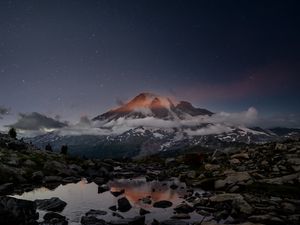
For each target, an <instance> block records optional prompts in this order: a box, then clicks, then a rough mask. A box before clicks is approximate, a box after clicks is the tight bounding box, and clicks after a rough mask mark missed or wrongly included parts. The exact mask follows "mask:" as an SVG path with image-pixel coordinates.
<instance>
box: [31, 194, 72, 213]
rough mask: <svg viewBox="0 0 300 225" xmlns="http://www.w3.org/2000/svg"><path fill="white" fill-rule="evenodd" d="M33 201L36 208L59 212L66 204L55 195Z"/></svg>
mask: <svg viewBox="0 0 300 225" xmlns="http://www.w3.org/2000/svg"><path fill="white" fill-rule="evenodd" d="M35 203H36V205H37V208H38V209H40V210H46V211H53V212H61V211H63V209H64V208H65V207H66V205H67V203H66V202H64V201H62V200H60V199H59V198H56V197H53V198H50V199H38V200H35Z"/></svg>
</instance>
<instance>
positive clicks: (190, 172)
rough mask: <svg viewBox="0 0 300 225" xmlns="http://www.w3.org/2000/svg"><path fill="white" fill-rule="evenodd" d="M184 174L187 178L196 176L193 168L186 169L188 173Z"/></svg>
mask: <svg viewBox="0 0 300 225" xmlns="http://www.w3.org/2000/svg"><path fill="white" fill-rule="evenodd" d="M186 176H187V177H188V178H192V179H194V178H196V176H197V173H196V171H195V170H190V171H188V173H187V174H186Z"/></svg>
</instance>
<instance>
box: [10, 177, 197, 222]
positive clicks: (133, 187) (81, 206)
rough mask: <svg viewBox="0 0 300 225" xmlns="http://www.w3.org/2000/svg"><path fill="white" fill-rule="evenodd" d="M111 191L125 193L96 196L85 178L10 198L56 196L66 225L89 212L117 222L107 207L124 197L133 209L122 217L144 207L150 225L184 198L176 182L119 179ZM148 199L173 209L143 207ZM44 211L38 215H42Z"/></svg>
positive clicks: (166, 216) (93, 186) (169, 213)
mask: <svg viewBox="0 0 300 225" xmlns="http://www.w3.org/2000/svg"><path fill="white" fill-rule="evenodd" d="M173 183H175V184H177V185H178V186H179V187H178V189H176V190H172V189H170V188H169V186H170V185H171V184H173ZM108 185H109V187H110V190H111V191H113V192H114V191H121V190H125V192H124V194H123V195H121V196H119V197H114V196H113V195H112V194H111V193H110V192H109V191H107V192H104V193H101V194H98V186H97V185H96V184H95V183H87V181H86V180H85V179H83V180H81V181H80V182H78V183H76V184H75V183H74V184H67V185H60V186H58V187H57V188H56V189H54V190H49V189H47V188H44V187H42V188H38V189H35V190H33V191H30V192H26V193H23V194H22V195H15V196H13V197H16V198H21V199H27V200H36V199H47V198H51V197H58V198H60V199H62V200H63V201H65V202H67V206H66V207H65V209H64V210H63V212H62V214H63V215H65V216H66V217H67V218H69V219H70V221H69V224H72V225H73V224H74V225H75V224H80V218H81V216H82V215H84V214H85V213H86V212H87V211H89V210H90V209H98V210H105V211H107V212H109V213H108V214H107V215H105V216H101V218H102V219H104V220H107V221H110V220H114V219H117V218H115V217H113V216H112V214H111V211H110V210H109V209H108V208H109V207H110V206H113V205H116V204H117V200H118V198H120V197H123V196H125V197H126V198H127V199H128V200H129V201H130V203H131V205H132V206H133V208H132V209H131V210H130V211H129V212H126V213H120V214H121V215H123V216H124V217H125V218H130V217H134V216H137V215H139V209H140V208H145V209H147V210H149V211H151V213H150V214H147V215H146V223H147V224H150V223H151V222H152V220H153V219H154V218H155V219H158V220H165V219H169V218H170V217H171V216H172V215H173V207H175V206H176V205H178V204H180V203H181V202H182V201H184V199H183V198H182V197H183V196H184V194H185V185H184V184H182V183H179V182H178V181H170V182H158V181H152V182H146V180H145V179H133V180H128V179H122V180H116V181H111V182H110V183H108ZM147 196H150V197H151V200H152V202H156V201H160V200H169V201H171V202H172V203H173V207H171V208H167V209H159V208H153V207H152V205H149V204H144V203H143V202H142V201H141V199H142V198H144V197H147ZM44 213H45V212H40V215H43V214H44ZM190 215H191V217H192V220H193V221H195V220H196V221H199V220H201V216H200V215H198V214H197V213H192V214H190Z"/></svg>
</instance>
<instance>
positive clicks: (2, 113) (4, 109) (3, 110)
mask: <svg viewBox="0 0 300 225" xmlns="http://www.w3.org/2000/svg"><path fill="white" fill-rule="evenodd" d="M8 114H10V108H7V107H5V106H0V119H3V116H5V115H8Z"/></svg>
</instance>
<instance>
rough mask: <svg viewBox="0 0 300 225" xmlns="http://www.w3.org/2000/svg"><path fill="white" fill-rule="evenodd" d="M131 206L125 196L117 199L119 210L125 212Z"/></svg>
mask: <svg viewBox="0 0 300 225" xmlns="http://www.w3.org/2000/svg"><path fill="white" fill-rule="evenodd" d="M131 208H132V206H131V204H130V202H129V201H128V199H127V198H126V197H123V198H120V199H118V210H119V211H120V212H127V211H129V210H130V209H131Z"/></svg>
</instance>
